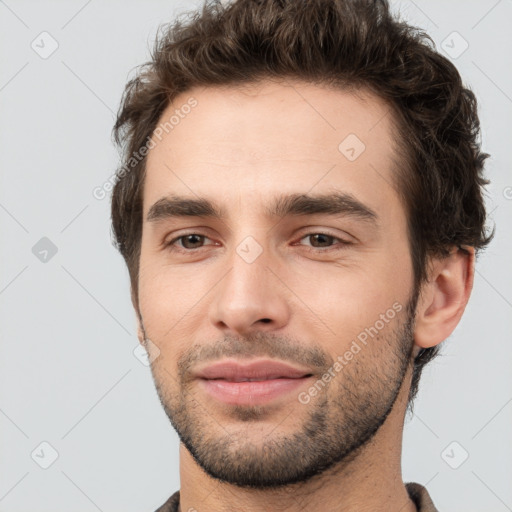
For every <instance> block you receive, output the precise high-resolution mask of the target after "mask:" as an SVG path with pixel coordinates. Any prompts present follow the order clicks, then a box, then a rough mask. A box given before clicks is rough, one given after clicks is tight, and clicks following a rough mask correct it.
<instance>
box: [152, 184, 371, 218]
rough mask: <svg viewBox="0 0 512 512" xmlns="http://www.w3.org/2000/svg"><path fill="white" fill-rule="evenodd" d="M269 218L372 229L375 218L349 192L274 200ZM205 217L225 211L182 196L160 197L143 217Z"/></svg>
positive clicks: (223, 216)
mask: <svg viewBox="0 0 512 512" xmlns="http://www.w3.org/2000/svg"><path fill="white" fill-rule="evenodd" d="M265 213H266V214H267V216H268V217H271V218H272V217H286V216H301V215H316V214H324V215H332V216H346V217H353V218H356V219H358V220H362V221H366V222H369V223H371V224H374V225H375V226H376V225H377V224H378V222H377V221H378V215H377V213H375V211H374V210H372V209H371V208H370V207H369V206H367V205H365V204H363V203H362V202H360V201H359V200H357V199H356V198H355V197H354V196H353V195H351V194H348V193H339V192H336V193H330V194H315V195H309V194H289V195H281V196H278V197H277V198H275V199H274V201H273V202H272V204H271V205H270V206H267V207H266V208H265ZM180 217H204V218H212V219H218V220H222V219H224V218H225V217H226V215H225V212H224V211H223V210H222V209H220V208H218V207H217V206H216V205H215V204H214V203H212V202H211V201H209V200H207V199H204V198H190V197H183V196H169V197H163V198H161V199H159V200H158V201H156V203H154V204H153V205H152V206H151V207H150V209H149V211H148V214H147V216H146V221H147V222H158V221H162V220H165V219H170V218H180Z"/></svg>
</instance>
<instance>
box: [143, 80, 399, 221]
mask: <svg viewBox="0 0 512 512" xmlns="http://www.w3.org/2000/svg"><path fill="white" fill-rule="evenodd" d="M392 122H393V117H392V112H391V109H390V107H389V106H388V105H387V104H386V103H385V102H384V101H383V100H381V99H380V98H378V97H376V96H375V95H373V94H371V93H369V92H366V91H362V90H358V91H352V92H350V91H345V90H339V89H332V88H327V87H324V86H318V85H313V84H308V83H305V82H300V81H291V80H287V81H281V82H272V81H262V82H259V83H251V84H248V85H244V86H222V87H220V86H216V87H196V88H192V89H190V90H188V91H186V92H184V93H182V94H180V95H179V96H177V97H176V98H175V100H174V101H173V103H172V104H171V105H169V107H168V108H167V109H166V110H165V112H164V113H163V115H162V116H161V119H160V121H159V124H158V126H157V130H155V132H154V134H153V138H152V140H153V142H154V146H153V148H152V149H151V150H150V151H149V153H148V157H147V165H146V168H147V171H146V172H147V173H146V181H145V187H144V216H145V215H146V213H147V211H148V209H149V207H150V206H151V205H152V204H153V203H154V202H156V201H157V200H159V199H161V198H162V197H164V196H165V195H166V194H177V195H182V196H183V195H187V196H190V197H197V196H200V197H207V198H209V199H214V200H218V201H219V202H220V203H222V202H223V201H228V202H229V201H232V202H233V201H236V204H237V206H238V207H241V206H243V204H247V205H249V204H250V205H251V208H253V207H256V204H255V203H256V202H262V201H263V200H264V199H265V198H270V199H271V198H272V197H274V196H275V195H276V193H279V194H283V193H305V192H308V191H314V192H326V191H330V190H333V189H336V190H338V191H343V192H347V193H350V194H352V195H354V196H355V197H358V198H361V199H364V200H365V202H367V203H369V204H373V207H374V208H375V209H379V208H386V207H388V208H389V207H390V204H389V203H390V201H394V202H395V203H397V202H398V195H397V193H396V190H395V189H394V187H393V183H394V179H395V176H394V175H395V173H396V171H395V170H394V167H395V164H394V162H393V158H394V156H395V147H394V144H393V124H392ZM242 203H243V204H242ZM386 203H387V206H386ZM263 206H264V205H262V207H263ZM391 206H392V205H391Z"/></svg>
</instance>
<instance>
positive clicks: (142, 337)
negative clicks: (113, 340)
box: [130, 287, 146, 346]
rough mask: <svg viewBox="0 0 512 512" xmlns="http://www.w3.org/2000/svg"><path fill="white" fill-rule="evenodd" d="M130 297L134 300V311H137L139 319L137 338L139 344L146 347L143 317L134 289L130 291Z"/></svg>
mask: <svg viewBox="0 0 512 512" xmlns="http://www.w3.org/2000/svg"><path fill="white" fill-rule="evenodd" d="M130 296H131V299H132V305H133V309H134V310H135V315H136V317H137V338H138V339H139V343H140V344H141V345H142V346H145V340H146V333H145V331H144V324H143V322H142V316H141V314H140V311H139V306H138V304H137V299H136V297H135V292H134V290H133V287H132V288H131V290H130Z"/></svg>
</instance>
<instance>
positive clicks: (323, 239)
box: [304, 233, 337, 247]
mask: <svg viewBox="0 0 512 512" xmlns="http://www.w3.org/2000/svg"><path fill="white" fill-rule="evenodd" d="M304 238H309V240H310V242H311V245H312V247H330V246H331V244H332V243H333V242H334V241H335V240H337V238H335V237H333V236H331V235H326V234H324V233H315V234H314V235H308V236H306V237H304Z"/></svg>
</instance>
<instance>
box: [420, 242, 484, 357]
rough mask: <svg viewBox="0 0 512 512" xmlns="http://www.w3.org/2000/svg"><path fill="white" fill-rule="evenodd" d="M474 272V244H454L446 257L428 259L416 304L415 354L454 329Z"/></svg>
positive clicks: (471, 284)
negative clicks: (425, 277) (458, 245)
mask: <svg viewBox="0 0 512 512" xmlns="http://www.w3.org/2000/svg"><path fill="white" fill-rule="evenodd" d="M474 273H475V249H474V247H468V246H464V248H458V247H456V248H454V249H453V250H452V251H450V254H449V255H448V256H446V257H442V258H435V259H433V260H432V261H431V268H430V272H429V279H428V282H427V283H425V284H424V285H423V286H422V288H421V293H420V297H419V300H418V305H417V307H416V323H415V328H414V342H415V345H416V347H415V353H417V352H419V350H420V349H421V348H429V347H433V346H435V345H438V344H439V343H441V342H442V341H444V340H445V339H446V338H448V336H450V334H451V333H452V332H453V331H454V329H455V327H456V326H457V324H458V323H459V321H460V319H461V317H462V313H464V309H465V308H466V304H467V303H468V300H469V296H470V294H471V290H472V288H473V278H474Z"/></svg>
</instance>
